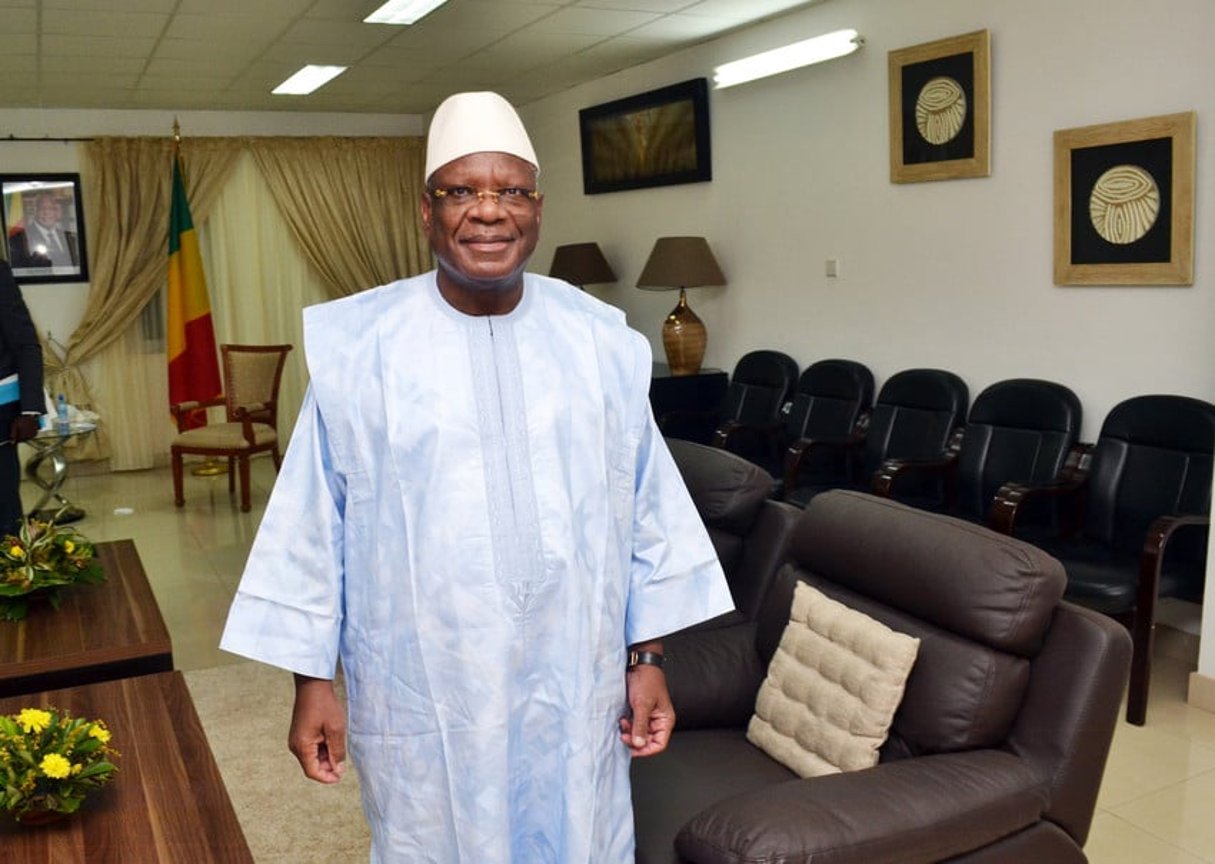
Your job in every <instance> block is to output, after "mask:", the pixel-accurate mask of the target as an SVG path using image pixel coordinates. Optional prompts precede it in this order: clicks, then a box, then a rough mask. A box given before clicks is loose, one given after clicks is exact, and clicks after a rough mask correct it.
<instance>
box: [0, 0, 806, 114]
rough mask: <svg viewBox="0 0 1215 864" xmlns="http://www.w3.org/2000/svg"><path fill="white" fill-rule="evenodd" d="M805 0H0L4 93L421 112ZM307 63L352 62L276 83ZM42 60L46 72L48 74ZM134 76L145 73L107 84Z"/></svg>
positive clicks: (87, 103)
mask: <svg viewBox="0 0 1215 864" xmlns="http://www.w3.org/2000/svg"><path fill="white" fill-rule="evenodd" d="M809 2H810V0H699V2H694V0H448V3H447V4H446V5H444V6H443V7H441V8H440V9H438V10H436V11H435V12H434V13H432V14H430V15H428V16H426V17H425V18H423V19H422V20H421V21H420V22H418V23H417V24H415V25H413V26H410V27H394V26H387V25H370V24H363V23H362V19H363V18H364V17H366V15H367V14H368V13H369V12H370V11H372V10H373V9H375V8H376V6H377V5H378V0H274V2H265V0H262V2H256V0H40V2H38V0H0V32H2V33H4V38H5V42H4V55H3V57H2V58H0V71H3V70H10V71H9V72H8V73H7V74H6V75H5V83H6V85H7V86H6V87H5V88H3V89H2V90H0V107H3V106H8V105H27V104H34V105H44V106H45V105H52V104H53V105H68V104H70V105H73V106H76V107H92V108H115V107H123V106H128V105H151V104H159V103H158V102H157V100H160V101H161V102H164V103H166V104H176V105H178V106H179V107H180V105H181V104H182V103H181V100H183V99H185V98H187V96H188V97H189V99H190V100H191V102H192V103H197V104H205V105H208V106H209V107H226V108H243V109H245V110H266V108H267V107H269V108H270V109H271V110H282V111H309V110H316V108H315V105H317V104H324V105H325V106H326V107H327V108H332V109H333V110H350V111H384V110H387V111H409V112H421V113H425V112H428V111H430V110H433V108H434V107H435V105H436V104H437V102H438V100H439V99H441V98H442V97H443V96H446V95H448V94H449V93H450V92H452V90H454V89H470V88H478V89H484V88H491V87H492V88H495V89H498V90H500V91H501V92H503V93H504V94H507V95H511V94H517V96H514V97H513V98H516V99H527V100H531V99H536V98H540V97H541V96H543V95H547V94H551V93H556V92H559V91H561V90H564V89H567V88H569V87H571V86H574V85H575V84H578V83H581V82H583V81H586V80H590V79H593V78H595V77H599V76H601V75H604V74H607V73H609V72H613V71H616V70H618V69H622V68H625V67H626V66H629V65H634V64H636V63H639V62H644V61H645V60H650V59H654V58H655V57H657V56H661V55H662V54H664V53H669V52H671V51H675V50H678V49H680V48H682V47H685V46H687V45H692V44H696V43H697V42H700V41H703V40H704V39H706V38H708V37H711V36H716V35H719V34H721V33H723V32H726V31H728V30H730V29H733V28H737V27H739V26H741V25H742V24H744V23H747V22H751V21H755V20H759V19H760V18H763V17H767V16H770V15H773V14H776V13H778V12H781V11H784V10H786V9H789V8H793V7H796V6H804V5H809ZM39 9H41V17H39V14H38V11H37V10H39ZM40 27H41V32H39V29H40ZM307 62H325V63H337V64H339V65H349V66H350V67H351V68H350V70H349V71H348V72H347V73H346V75H344V76H342V78H340V79H338V80H337V81H335V82H333V83H332V84H331V85H329V86H328V87H326V88H322V90H321V91H318V93H322V94H324V95H323V96H318V97H317V99H318V100H321V101H309V100H308V99H306V98H303V99H296V100H288V101H284V100H282V99H277V98H275V97H271V96H270V95H269V90H270V89H272V88H273V87H275V86H277V85H278V84H279V83H281V82H282V80H283V79H284V78H286V77H287V76H288V75H290V74H291V73H293V72H295V71H296V70H297V69H298V68H299V67H300V66H301V65H303V64H304V63H307ZM39 69H41V70H43V71H44V72H46V71H49V72H50V73H51V76H52V79H53V80H50V81H48V82H46V86H45V87H42V88H41V89H40V87H41V85H40V83H39V81H40V79H39V78H38V77H37V76H36V75H34V74H33V73H34V71H35V70H39ZM25 70H29V71H28V72H26V71H25ZM23 73H24V74H23ZM131 75H138V79H137V80H138V83H139V87H138V88H135V89H132V88H129V87H128V88H124V87H111V86H109V83H110V82H109V81H108V80H107V79H109V78H110V77H111V76H112V77H114V78H115V80H123V81H125V80H126V79H127V77H128V76H131ZM64 78H70V79H73V80H74V82H75V84H76V86H75V87H69V86H67V84H65V83H64V81H63V80H61V79H64ZM17 80H23V81H26V82H27V83H26V84H25V85H23V86H22V87H20V88H18V87H17V86H16V85H15V84H14V82H15V81H17ZM420 80H428V81H429V82H430V83H428V84H425V85H420V84H418V82H419V81H420ZM343 81H344V83H339V82H343ZM93 82H101V83H98V84H97V85H96V86H94V85H93ZM103 85H104V86H103ZM18 89H21V91H22V92H15V91H16V90H18ZM30 90H32V91H33V92H29V91H30ZM174 93H177V94H179V95H178V96H176V97H174V96H173V94H174ZM69 98H70V100H71V101H70V102H66V101H64V100H65V99H69ZM109 99H113V100H114V101H107V100H109ZM343 106H344V109H343Z"/></svg>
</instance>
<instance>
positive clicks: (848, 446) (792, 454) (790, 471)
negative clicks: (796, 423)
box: [783, 430, 865, 495]
mask: <svg viewBox="0 0 1215 864" xmlns="http://www.w3.org/2000/svg"><path fill="white" fill-rule="evenodd" d="M864 443H865V432H864V430H862V431H857V432H853V433H852V434H851V435H849V436H848V437H847V438H799V439H797V440H796V441H794V442H793V443H792V444H790V445H789V446H788V447H787V448H786V449H785V478H784V487H783V488H784V494H785V495H788V494H789V493H790V492H792V491H793V490H794V489H796V488H797V478H798V475H800V474H801V472H802V465H803V464H804V463H805V461H806V454H807V453H809V452H810V451H811V450H813V449H814V448H816V447H835V448H839V449H842V450H855V449H857V448H859V447H861V446H863V445H864Z"/></svg>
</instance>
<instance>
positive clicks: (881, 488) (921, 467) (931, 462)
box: [873, 451, 958, 498]
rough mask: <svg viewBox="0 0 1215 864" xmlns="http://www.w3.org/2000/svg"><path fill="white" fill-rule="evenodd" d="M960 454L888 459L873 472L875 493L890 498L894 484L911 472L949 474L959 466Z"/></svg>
mask: <svg viewBox="0 0 1215 864" xmlns="http://www.w3.org/2000/svg"><path fill="white" fill-rule="evenodd" d="M957 465H958V454H957V453H956V452H955V451H947V452H945V453H942V454H941V455H940V456H938V457H937V458H935V459H887V460H886V461H885V462H883V463H882V467H881V468H879V469H878V470H877V471H875V472H874V474H873V494H874V495H880V496H881V497H883V498H890V497H892V496H893V494H894V484H895V482H896V481H897V480H898V479H899V478H900V477H906V476H909V475H911V474H917V473H922V474H947V473H949V472H951V471H953V470H955V469H956V468H957Z"/></svg>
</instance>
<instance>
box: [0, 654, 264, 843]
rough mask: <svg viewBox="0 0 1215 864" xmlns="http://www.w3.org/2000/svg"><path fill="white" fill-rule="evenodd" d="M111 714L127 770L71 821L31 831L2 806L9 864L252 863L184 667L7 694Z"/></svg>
mask: <svg viewBox="0 0 1215 864" xmlns="http://www.w3.org/2000/svg"><path fill="white" fill-rule="evenodd" d="M47 706H53V707H55V708H58V709H60V710H68V711H71V712H72V714H73V715H75V716H77V717H85V718H87V719H89V720H97V719H101V720H104V721H105V723H106V725H107V726H108V727H109V729H110V732H111V734H112V736H113V737H112V738H111V739H110V745H111V746H112V747H114V748H115V749H116V750H118V752H119V753H120V754H121V755H120V756H119V758H118V759H117V765H118V773H117V774H116V775H115V776H114V779H113V780H111V781H110V783H109V784H107V785H106V786H104V787H102V788H101V789H99V790H98V791H96V792H94V793H93V795H92V796H91V797H90V798H89V799H88V800H86V801H85V803H84V806H83V807H81V809H80V811H79V812H77V813H76V814H74V815H72V816H71V817H69V818H67V819H65V820H62V821H60V822H55V823H52V824H49V825H42V826H37V827H26V826H22V825H19V824H17V823H16V822H14V821H13V819H12V818H11V817H10V816H9V815H8V814H7V813H5V812H3V811H0V849H2V850H3V855H0V859H2V860H3V861H4V862H5V864H9V862H12V864H135V862H138V864H160V862H164V864H252V862H253V856H252V855H251V854H250V853H249V846H248V843H246V841H245V835H244V833H243V832H242V831H241V828H240V823H239V822H238V821H237V818H236V813H235V811H234V810H233V809H232V801H231V800H230V799H229V798H228V792H227V789H225V787H224V784H223V780H222V779H221V778H220V774H219V768H218V767H217V766H216V764H215V758H214V756H212V755H211V749H210V748H209V747H208V745H207V739H206V737H205V736H204V735H203V730H202V725H201V724H200V723H199V720H198V713H197V712H196V711H195V710H194V703H193V702H192V701H191V699H190V692H189V690H188V689H187V688H186V682H185V679H183V678H182V676H181V673H180V672H162V673H159V674H154V675H140V676H138V677H135V678H124V679H122V680H119V681H105V682H102V683H100V684H92V685H89V686H85V687H74V688H72V689H68V690H57V691H52V692H47V693H38V694H27V695H25V696H10V697H8V698H5V699H0V714H15V713H17V712H18V711H20V710H21V709H22V708H44V707H47Z"/></svg>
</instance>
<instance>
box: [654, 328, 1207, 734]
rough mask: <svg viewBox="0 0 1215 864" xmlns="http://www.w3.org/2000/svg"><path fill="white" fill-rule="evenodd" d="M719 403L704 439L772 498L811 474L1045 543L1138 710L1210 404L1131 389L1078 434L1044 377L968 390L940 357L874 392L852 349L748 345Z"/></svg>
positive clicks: (1056, 388)
mask: <svg viewBox="0 0 1215 864" xmlns="http://www.w3.org/2000/svg"><path fill="white" fill-rule="evenodd" d="M720 414H721V417H720V422H719V423H718V424H717V426H716V430H715V432H714V435H713V440H712V443H713V444H714V445H715V446H718V447H723V448H725V449H728V450H731V451H733V452H736V453H738V454H739V455H742V456H745V457H746V458H748V459H750V460H751V461H753V462H756V463H757V464H759V465H761V466H763V467H764V468H766V469H767V470H768V471H769V472H770V473H771V474H772V475H773V478H774V480H773V496H774V497H777V498H782V499H784V500H786V501H789V502H791V503H795V504H798V505H801V506H805V504H806V503H808V502H809V501H810V499H812V498H813V497H814V496H815V495H816V494H818V493H819V492H822V491H825V490H826V489H833V488H853V489H859V490H862V491H867V492H871V493H873V494H877V495H883V496H887V497H894V498H898V499H899V500H902V501H904V502H905V503H909V504H913V505H915V506H918V507H922V508H925V509H931V510H936V511H939V512H946V513H950V514H952V515H954V516H957V517H960V518H962V519H966V520H969V521H971V522H975V523H980V524H985V525H987V526H989V527H990V528H992V529H993V530H997V531H1001V532H1003V533H1007V534H1016V535H1017V536H1019V537H1021V538H1022V539H1025V540H1027V541H1029V542H1032V543H1034V544H1035V545H1038V546H1040V547H1041V548H1043V549H1045V550H1046V551H1048V552H1050V553H1051V554H1052V555H1054V556H1055V557H1056V558H1058V559H1059V560H1060V561H1061V562H1062V563H1063V565H1064V567H1065V569H1066V570H1067V574H1068V588H1067V599H1069V600H1072V601H1073V602H1076V603H1079V604H1081V605H1083V606H1087V607H1089V608H1091V609H1095V610H1097V611H1100V612H1103V613H1105V614H1108V615H1111V616H1113V617H1115V618H1117V619H1118V620H1120V621H1121V622H1122V623H1123V624H1125V625H1126V626H1127V628H1128V629H1129V630H1130V631H1131V635H1132V637H1133V640H1134V644H1135V651H1134V658H1133V661H1132V670H1131V682H1130V688H1129V694H1128V701H1127V720H1128V721H1129V722H1131V723H1135V724H1140V725H1141V724H1142V723H1143V722H1144V720H1145V717H1146V711H1147V695H1148V688H1149V681H1150V672H1151V654H1152V639H1153V621H1154V617H1155V611H1156V605H1157V601H1158V599H1159V598H1161V597H1176V598H1181V599H1185V600H1189V601H1193V602H1200V601H1201V599H1202V592H1203V583H1204V581H1205V570H1206V546H1207V526H1208V523H1209V512H1210V499H1211V474H1212V467H1213V462H1212V454H1213V452H1215V405H1211V404H1210V403H1208V402H1204V401H1202V400H1199V399H1194V398H1190V397H1187V396H1178V395H1168V394H1152V395H1143V396H1136V397H1133V398H1130V399H1127V400H1125V401H1123V402H1121V403H1119V404H1118V405H1116V406H1115V407H1114V408H1113V409H1111V411H1110V412H1109V414H1108V415H1107V416H1106V417H1105V419H1104V421H1103V423H1102V425H1101V431H1100V433H1099V434H1098V436H1097V440H1096V441H1095V442H1092V443H1087V442H1081V441H1080V440H1079V434H1080V428H1081V426H1080V424H1081V418H1082V408H1081V404H1080V400H1079V399H1078V398H1077V397H1076V395H1075V393H1073V392H1072V391H1071V390H1070V389H1069V388H1068V387H1066V386H1064V385H1062V384H1059V383H1056V382H1052V381H1043V380H1038V379H1029V378H1017V379H1011V380H1006V381H1000V382H997V383H995V384H992V385H991V386H989V387H987V388H985V389H984V390H983V391H982V392H981V393H979V394H978V396H977V397H976V398H975V400H974V404H973V405H971V404H969V392H968V390H967V386H966V383H965V382H964V381H963V380H962V379H961V378H960V377H958V376H957V375H955V374H953V373H952V372H949V371H946V370H941V369H908V370H905V371H902V372H899V373H898V374H896V375H893V376H891V377H890V378H889V379H888V380H887V381H886V382H885V383H884V384H883V385H882V387H881V389H880V390H879V391H878V392H877V394H876V396H875V394H874V380H873V374H872V373H871V372H870V370H869V369H868V368H866V367H865V366H864V364H861V363H858V362H856V361H853V360H841V359H830V360H821V361H818V362H817V363H814V364H812V365H811V366H810V367H808V368H807V369H806V370H805V371H803V372H802V373H801V374H800V375H799V374H798V369H797V364H796V362H795V361H794V360H793V359H792V358H790V357H788V356H787V355H784V354H782V353H780V352H775V351H755V352H751V353H750V354H747V355H745V356H744V357H743V358H742V359H741V360H740V361H739V363H738V365H737V366H736V367H735V370H734V373H733V375H732V376H731V380H730V382H729V385H728V388H727V395H726V399H725V401H724V404H723V405H722V406H721V410H720ZM660 422H661V421H660Z"/></svg>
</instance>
